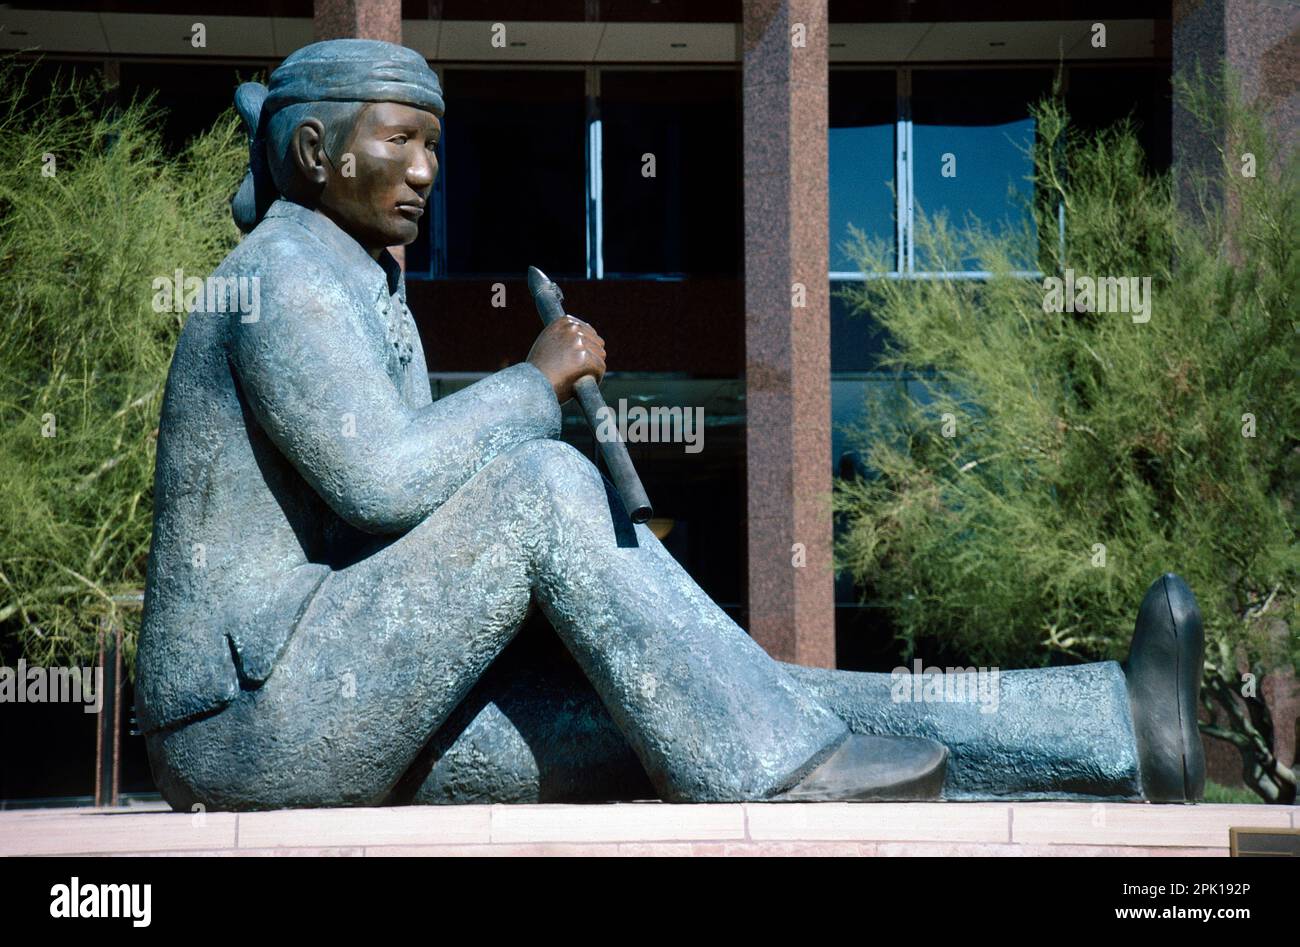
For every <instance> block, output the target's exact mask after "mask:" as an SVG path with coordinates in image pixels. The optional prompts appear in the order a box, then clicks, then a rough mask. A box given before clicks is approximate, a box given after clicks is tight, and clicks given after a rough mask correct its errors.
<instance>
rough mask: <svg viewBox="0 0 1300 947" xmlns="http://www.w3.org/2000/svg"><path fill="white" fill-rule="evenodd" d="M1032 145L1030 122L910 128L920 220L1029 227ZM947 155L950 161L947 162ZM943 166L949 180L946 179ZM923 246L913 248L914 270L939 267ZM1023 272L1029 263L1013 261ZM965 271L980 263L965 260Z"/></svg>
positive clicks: (1001, 227)
mask: <svg viewBox="0 0 1300 947" xmlns="http://www.w3.org/2000/svg"><path fill="white" fill-rule="evenodd" d="M1033 143H1034V120H1033V119H1031V118H1024V119H1020V120H1019V121H1013V122H1003V123H999V124H992V125H920V124H917V125H915V126H913V129H912V148H913V155H914V157H915V161H916V163H915V164H914V165H913V170H912V192H913V195H914V197H915V202H916V210H917V214H918V217H919V215H920V214H921V213H922V212H923V213H924V214H925V215H926V216H928V217H934V216H935V215H936V214H938V213H939V212H940V211H943V212H945V213H946V214H947V217H948V223H949V226H951V227H952V228H954V229H960V228H962V227H964V226H965V224H966V217H967V215H968V214H970V215H973V216H974V217H975V218H976V219H977V220H979V221H980V222H981V223H982V224H983V225H984V226H985V227H988V228H990V229H993V230H1005V229H1007V228H1014V229H1017V230H1018V229H1019V228H1020V227H1021V226H1023V225H1024V224H1025V223H1028V224H1029V225H1030V226H1032V215H1031V214H1030V213H1029V207H1030V206H1031V202H1032V200H1033V196H1034V187H1033V184H1032V183H1031V182H1030V181H1029V180H1027V176H1028V175H1029V174H1030V172H1031V171H1032V170H1033V161H1032V160H1031V158H1030V157H1029V154H1030V153H1029V149H1030V148H1031V147H1032V146H1033ZM945 156H951V157H950V158H948V159H947V160H946V161H945ZM945 163H946V164H947V166H948V169H949V170H950V172H955V173H953V175H952V176H951V177H945V176H944V170H945ZM927 256H928V254H927V253H926V252H925V247H923V246H922V245H921V244H920V243H918V244H917V246H916V269H918V270H931V269H938V268H940V267H939V266H938V265H937V261H934V260H930V259H927ZM1014 262H1015V265H1016V266H1018V267H1021V268H1024V269H1028V268H1030V267H1031V266H1032V263H1033V261H1032V260H1031V259H1027V258H1022V259H1020V260H1016V261H1014ZM959 268H960V269H963V270H976V269H981V268H982V265H981V262H980V261H979V260H977V259H975V258H974V257H966V258H964V259H963V260H961V261H960V263H959Z"/></svg>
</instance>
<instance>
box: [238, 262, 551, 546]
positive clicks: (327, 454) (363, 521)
mask: <svg viewBox="0 0 1300 947" xmlns="http://www.w3.org/2000/svg"><path fill="white" fill-rule="evenodd" d="M304 275H308V274H304ZM266 282H267V281H265V280H264V281H263V283H264V285H265V284H266ZM275 282H276V283H279V284H280V287H281V290H280V292H278V293H274V294H268V293H266V292H264V293H263V297H264V301H263V305H262V310H261V316H260V318H259V319H258V321H256V322H251V323H244V322H241V321H239V317H238V315H235V316H234V317H233V318H232V320H231V323H230V335H229V338H230V346H229V348H230V356H231V364H232V366H233V367H234V370H235V373H236V375H237V376H238V380H239V384H240V387H241V389H242V391H243V394H244V397H245V398H246V400H247V402H248V404H249V406H250V408H251V409H252V412H253V414H254V416H255V417H256V419H257V421H258V423H259V424H260V425H261V426H262V428H263V429H264V430H265V431H266V433H267V435H268V436H269V437H270V438H271V440H272V441H273V442H274V443H275V445H276V446H277V447H278V448H279V449H280V451H281V452H282V453H283V454H284V455H285V457H286V458H288V460H289V461H290V462H291V463H292V464H293V466H294V467H295V468H296V469H297V470H298V471H299V473H301V474H302V476H303V478H304V479H305V480H306V481H307V482H308V483H309V484H310V485H311V486H312V488H313V489H315V490H316V492H317V493H318V494H319V495H320V496H321V497H322V499H324V500H325V502H326V503H328V504H329V505H330V507H331V508H332V509H333V510H334V511H335V512H336V513H338V515H339V516H340V517H342V518H343V519H344V520H346V521H347V522H349V523H351V524H352V525H353V526H356V527H357V528H359V529H362V530H365V531H367V532H371V533H393V532H402V531H405V530H407V529H410V528H411V527H413V526H415V525H416V524H418V523H419V522H420V521H421V520H423V519H424V518H425V517H427V516H428V515H429V514H430V513H432V512H433V511H434V510H436V509H437V508H438V507H439V506H440V505H441V504H442V503H443V502H444V501H446V499H447V498H448V497H450V496H451V494H452V493H454V492H455V491H456V489H457V488H459V487H460V485H461V484H463V483H464V482H465V481H466V480H468V479H469V478H470V477H471V476H472V475H473V474H474V473H475V472H476V471H477V470H479V469H480V468H481V467H482V466H483V465H485V464H486V463H487V462H488V461H489V460H491V459H492V458H493V457H495V456H496V455H497V454H500V453H501V452H502V451H505V450H507V449H508V448H510V447H512V446H514V445H517V444H520V443H523V442H525V441H529V440H535V439H538V438H553V437H556V436H558V434H559V430H560V408H559V405H558V404H557V403H556V400H555V392H554V389H553V388H552V387H551V384H550V382H549V381H548V380H547V379H546V376H544V375H543V374H542V373H541V372H540V371H539V370H538V369H537V368H535V367H534V366H533V365H531V364H529V363H527V362H523V363H520V364H518V365H513V366H511V367H510V368H506V369H503V370H502V371H499V372H497V373H496V374H494V375H490V376H488V377H487V378H484V379H482V380H481V381H479V382H476V383H475V384H473V385H470V386H469V387H468V388H465V389H463V390H461V391H459V392H456V393H455V394H453V395H450V396H448V397H446V398H443V399H441V400H439V401H436V402H433V403H432V404H427V405H423V406H421V407H414V408H413V407H410V406H409V405H407V404H406V403H404V402H403V400H402V398H401V397H400V396H399V394H398V392H397V389H396V388H395V387H394V386H393V384H392V383H391V381H390V380H389V378H388V375H387V373H386V372H385V370H384V368H383V366H382V365H380V364H378V362H377V360H376V358H375V355H374V353H373V350H372V349H371V348H370V347H369V346H368V345H366V344H365V342H364V340H363V339H362V337H361V335H360V334H359V332H358V331H357V329H356V328H355V327H354V326H352V325H351V324H350V323H349V319H350V318H351V317H350V316H349V315H348V312H347V308H346V306H344V305H343V304H342V302H341V299H340V297H339V296H338V295H337V294H336V293H334V292H331V291H330V290H329V286H328V282H327V283H326V284H325V286H322V284H321V283H319V282H317V283H315V285H314V286H312V285H311V284H312V282H313V280H312V279H311V278H310V277H309V278H308V279H304V280H302V281H301V283H300V289H301V291H300V292H293V291H292V287H287V286H285V285H284V280H283V277H281V278H280V279H278V280H276V281H275ZM294 282H295V283H297V282H299V281H298V280H295V281H294ZM302 284H306V285H302ZM268 295H271V298H270V299H266V298H265V297H267V296H268ZM277 296H278V297H279V298H276V297H277ZM331 301H333V302H334V303H335V305H330V303H331Z"/></svg>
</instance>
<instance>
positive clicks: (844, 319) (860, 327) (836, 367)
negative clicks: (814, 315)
mask: <svg viewBox="0 0 1300 947" xmlns="http://www.w3.org/2000/svg"><path fill="white" fill-rule="evenodd" d="M861 286H862V284H861V283H846V282H840V281H838V280H832V281H831V371H832V372H865V371H873V370H875V369H876V368H878V367H879V359H880V356H881V355H882V354H883V353H884V349H885V330H884V329H882V328H881V326H880V323H878V322H877V321H876V319H875V316H874V315H873V314H872V313H870V312H864V311H863V310H860V309H858V308H856V306H855V305H854V303H853V302H852V301H851V300H848V299H845V298H844V296H843V295H842V294H843V292H844V290H845V289H846V288H849V289H852V288H856V287H861Z"/></svg>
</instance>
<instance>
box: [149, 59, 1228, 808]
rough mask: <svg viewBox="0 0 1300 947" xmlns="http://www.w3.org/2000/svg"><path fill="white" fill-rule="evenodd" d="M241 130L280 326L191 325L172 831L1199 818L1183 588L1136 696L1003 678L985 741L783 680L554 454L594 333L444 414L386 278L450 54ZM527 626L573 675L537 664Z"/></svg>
mask: <svg viewBox="0 0 1300 947" xmlns="http://www.w3.org/2000/svg"><path fill="white" fill-rule="evenodd" d="M236 105H237V108H238V109H239V111H240V114H241V115H242V117H243V118H244V120H245V122H246V123H247V125H248V128H249V135H250V169H249V175H248V177H247V178H246V179H245V181H244V184H243V186H242V187H241V189H240V192H239V194H238V195H237V196H236V198H235V200H234V202H233V205H232V207H233V210H234V213H235V217H236V220H237V222H238V223H239V224H240V226H241V228H242V229H243V230H244V231H245V232H246V233H247V236H246V237H245V239H244V240H243V241H242V242H241V243H240V245H239V246H238V247H237V248H236V249H235V250H234V251H233V252H231V254H230V255H229V256H228V257H227V258H226V259H225V261H224V262H223V263H222V264H221V266H220V267H219V268H218V270H217V271H216V273H215V274H214V275H215V276H216V277H223V278H230V277H235V278H242V279H252V280H256V281H257V282H256V285H257V286H258V288H259V292H258V293H256V294H254V296H253V298H255V299H256V300H257V305H256V307H255V309H254V310H250V309H249V308H248V307H244V308H243V309H240V310H237V311H232V312H224V313H212V312H196V313H194V314H193V315H192V316H191V317H190V318H189V320H188V322H187V324H186V325H185V327H184V330H183V332H182V334H181V337H180V341H179V343H178V345H177V348H176V353H175V357H174V359H173V362H172V366H171V371H170V374H169V377H168V381H167V388H166V394H165V397H164V401H163V408H162V419H161V423H160V434H159V439H158V455H157V472H156V479H155V487H154V505H155V511H154V532H153V545H152V548H151V551H150V559H149V576H148V585H147V591H146V597H145V614H144V625H143V629H142V634H141V640H140V646H139V651H138V662H137V695H138V696H137V713H138V718H139V721H140V726H141V729H142V731H143V732H144V733H145V734H146V737H147V742H148V748H149V754H150V761H151V764H152V766H153V771H154V775H155V777H156V779H157V781H158V784H159V786H160V788H161V790H162V793H163V796H164V798H165V799H166V800H167V801H168V802H169V803H171V804H172V805H173V806H175V807H177V808H189V807H191V806H193V805H203V806H206V807H208V808H212V809H254V808H274V807H288V806H345V805H381V804H386V803H402V802H465V801H527V800H534V801H537V800H540V801H565V800H578V799H585V800H590V799H601V798H628V797H637V796H641V797H644V796H648V795H650V794H654V795H656V796H658V797H659V798H661V799H664V800H667V801H674V802H677V801H681V802H715V801H736V800H774V801H788V800H832V799H839V800H867V799H908V798H939V797H944V798H989V797H1016V798H1043V797H1058V798H1059V797H1073V798H1080V797H1089V798H1107V799H1140V798H1146V799H1152V800H1164V801H1183V800H1190V799H1194V798H1195V797H1196V796H1197V794H1198V793H1199V791H1200V787H1201V782H1202V780H1203V763H1202V761H1201V757H1200V755H1199V754H1200V742H1199V736H1198V734H1197V729H1196V713H1195V710H1196V693H1197V687H1198V682H1199V675H1200V649H1201V648H1202V643H1201V641H1202V639H1201V629H1200V619H1199V616H1198V614H1197V612H1196V606H1195V602H1194V600H1193V599H1192V597H1191V593H1190V592H1189V591H1188V590H1187V588H1186V586H1185V585H1184V584H1183V583H1182V582H1181V581H1180V580H1178V579H1177V578H1176V577H1174V576H1165V577H1162V578H1161V579H1159V580H1157V582H1156V584H1155V585H1153V586H1152V590H1151V592H1150V593H1149V594H1148V596H1147V599H1146V601H1145V602H1144V603H1143V605H1142V608H1141V610H1140V612H1139V617H1138V629H1137V633H1136V636H1135V640H1134V645H1133V650H1132V654H1131V656H1130V660H1129V662H1128V663H1127V665H1126V666H1124V667H1121V666H1120V665H1119V664H1116V663H1114V662H1107V663H1101V664H1092V665H1084V666H1081V667H1072V668H1054V669H1043V670H1026V671H1012V672H1007V673H1004V674H1002V675H1001V679H1000V681H998V682H997V684H998V687H999V697H998V702H997V705H996V708H995V709H994V712H991V713H989V712H987V710H988V708H987V707H986V706H984V705H982V704H981V703H978V702H972V701H967V702H951V701H943V700H940V701H926V700H920V701H910V700H909V701H906V702H903V701H899V700H898V699H897V694H896V693H894V690H895V685H896V683H897V682H895V681H891V678H890V676H889V675H877V674H857V673H852V672H842V671H827V670H820V669H810V668H798V667H794V666H791V665H786V664H782V663H780V662H777V661H774V660H772V659H771V658H770V657H769V656H768V655H767V654H766V653H765V652H764V651H763V649H762V648H760V647H759V646H758V645H757V644H755V643H754V642H753V641H752V640H751V639H750V638H749V637H748V636H747V635H746V634H745V632H744V631H743V630H742V629H741V628H740V627H738V626H737V625H736V624H735V623H734V622H732V621H731V620H730V619H729V618H728V617H727V616H726V614H725V613H724V612H723V611H722V610H721V609H720V608H719V607H718V606H717V605H716V604H714V603H713V602H712V601H710V600H709V598H708V597H707V596H706V595H705V594H704V593H703V592H702V591H701V590H700V589H699V587H698V586H696V584H695V583H694V582H693V581H692V580H691V578H690V576H688V575H687V574H686V572H685V571H684V570H683V569H682V568H681V567H680V566H679V565H678V564H677V562H676V561H675V560H674V559H673V557H672V556H671V555H669V554H668V552H667V551H666V550H665V549H664V547H663V546H662V545H661V544H660V543H659V541H658V540H657V539H656V538H655V537H654V535H653V534H652V533H651V531H650V530H649V529H648V528H647V527H646V526H644V525H634V524H633V523H631V521H630V520H629V519H628V518H627V516H626V513H625V511H624V510H623V509H622V506H621V504H620V503H619V501H618V499H617V497H616V496H615V495H613V494H612V493H611V488H610V485H609V483H608V481H607V480H605V479H604V478H603V477H602V476H601V474H600V472H599V471H598V470H597V469H596V468H595V467H594V466H593V465H592V464H591V463H590V462H589V461H588V460H587V459H586V458H585V457H583V456H582V455H581V454H580V453H579V452H578V451H576V450H575V449H573V448H572V447H569V446H567V445H566V444H564V443H562V442H560V441H559V440H557V437H558V434H559V430H560V405H561V404H562V403H563V402H565V401H566V400H567V399H568V398H569V397H570V396H571V395H572V392H573V387H574V384H575V382H576V381H577V380H578V379H579V378H582V377H584V376H588V375H591V376H594V377H596V378H597V379H599V378H600V377H601V376H602V375H603V373H604V371H605V346H604V342H603V341H602V339H601V338H600V336H599V335H598V334H597V333H596V331H595V330H594V329H593V328H592V327H591V326H590V325H588V324H587V323H586V322H583V321H581V320H579V319H576V318H573V317H571V316H569V317H566V318H563V319H560V320H558V321H556V322H554V323H552V324H550V325H548V326H547V327H546V328H545V329H544V330H543V331H542V332H541V334H540V335H539V336H538V338H537V341H536V343H535V344H534V345H533V347H532V351H531V352H529V354H528V357H527V360H526V361H524V362H521V363H519V364H516V365H513V366H511V367H509V368H506V369H503V370H502V371H499V372H497V373H496V374H494V375H491V376H489V377H487V378H485V379H483V380H481V381H479V382H477V383H476V384H474V385H471V386H469V387H468V388H466V389H464V390H462V391H460V392H457V393H456V394H454V395H452V396H450V397H447V398H443V399H441V400H438V401H436V402H435V401H434V400H433V398H432V395H431V390H430V385H429V380H428V376H427V372H426V366H425V361H424V356H423V352H422V348H421V344H420V339H419V336H418V334H417V332H416V328H415V325H414V322H413V320H412V318H411V314H410V312H409V311H408V310H407V308H406V305H405V288H404V285H403V281H402V273H401V270H400V268H399V266H398V265H397V263H396V262H395V261H394V259H393V258H392V256H391V255H390V254H389V253H388V251H387V250H386V249H385V248H386V247H388V246H394V245H400V244H408V243H410V242H411V241H413V240H414V239H415V237H416V234H417V230H418V222H419V219H420V216H421V214H422V213H423V212H424V210H425V208H426V206H427V202H428V200H429V195H430V191H431V188H432V185H433V181H434V176H435V175H436V173H437V171H438V168H437V163H436V160H435V157H434V149H435V144H436V142H437V139H438V136H439V135H440V134H441V123H440V117H441V115H442V114H443V107H444V106H443V98H442V93H441V90H440V88H439V86H438V81H437V78H436V76H435V74H434V73H433V71H432V70H430V69H429V67H428V64H427V63H426V62H425V61H424V59H423V58H422V57H421V56H420V55H418V54H417V53H415V52H413V51H411V50H408V49H404V48H402V47H400V46H394V45H391V44H387V43H380V42H374V41H366V40H334V41H330V42H324V43H316V44H313V45H311V46H308V47H306V48H304V49H301V50H299V51H298V52H296V53H294V54H293V55H291V56H289V57H288V58H287V59H286V60H285V61H284V63H283V64H282V65H281V66H280V67H279V68H278V69H276V70H275V72H274V73H273V75H272V76H271V78H270V82H269V87H264V86H261V85H258V84H245V85H243V86H241V87H240V89H239V90H238V92H237V94H236ZM534 604H535V605H537V606H539V607H540V610H541V612H542V613H544V615H545V617H546V619H548V620H549V623H550V626H551V628H553V629H554V635H552V636H551V640H552V641H558V642H560V643H562V645H563V649H561V650H560V652H559V656H558V657H557V656H556V655H555V654H551V655H549V656H547V657H545V658H540V657H536V656H535V655H531V654H530V653H527V652H524V651H520V650H519V649H520V647H521V646H522V643H517V644H516V645H515V646H511V642H512V640H513V639H515V638H516V637H517V633H518V631H519V629H520V627H521V626H522V625H523V623H524V621H525V618H526V617H527V616H528V615H529V613H530V610H531V609H532V607H533V605H534ZM548 634H549V632H548ZM534 658H536V659H534Z"/></svg>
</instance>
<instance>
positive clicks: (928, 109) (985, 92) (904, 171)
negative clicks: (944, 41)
mask: <svg viewBox="0 0 1300 947" xmlns="http://www.w3.org/2000/svg"><path fill="white" fill-rule="evenodd" d="M1050 80H1051V72H1050V71H1049V70H1046V69H910V68H903V69H898V70H890V71H851V70H834V71H832V73H831V80H830V126H831V127H830V143H829V155H830V226H831V233H830V241H831V248H830V250H831V254H830V258H831V266H830V269H831V279H832V280H843V279H862V278H864V276H865V274H863V273H861V272H859V267H860V261H858V260H854V259H850V257H849V255H848V254H846V253H845V252H844V250H843V244H844V242H845V240H847V239H848V235H849V225H850V224H852V225H854V226H855V227H857V228H858V229H860V230H862V231H864V232H865V233H866V234H867V235H868V236H870V237H874V238H876V239H879V240H883V241H885V243H886V246H887V247H889V248H891V249H892V252H891V253H890V255H889V262H890V263H891V264H892V265H890V266H889V267H888V269H886V268H885V267H883V266H882V267H881V268H880V270H879V273H878V274H873V275H879V274H885V273H888V274H893V275H895V276H897V275H912V274H918V275H919V274H929V273H934V272H938V271H944V272H946V273H947V275H949V276H954V277H961V276H968V277H979V276H981V275H983V274H981V273H979V272H978V271H977V267H978V265H979V264H978V261H976V260H973V259H963V260H958V261H953V262H954V263H955V264H956V266H957V268H956V269H955V270H954V269H953V268H952V267H951V266H949V267H946V268H945V267H944V266H942V265H941V264H940V263H939V261H935V260H930V259H927V257H926V254H925V252H924V250H921V251H918V248H917V247H916V241H915V236H916V221H917V214H918V209H919V210H921V211H924V213H925V214H926V215H929V216H933V215H935V214H936V213H939V212H943V213H944V214H946V216H947V217H948V220H949V222H950V224H951V225H953V226H954V227H961V226H962V225H963V224H964V223H965V222H966V221H967V219H968V216H973V217H974V218H976V219H978V220H979V221H980V222H981V223H982V224H984V225H985V226H986V227H988V228H991V229H995V230H997V229H1003V228H1018V227H1021V226H1023V225H1025V224H1028V225H1029V226H1032V216H1031V214H1030V210H1029V208H1030V204H1031V202H1032V198H1033V187H1032V184H1031V183H1030V182H1029V181H1028V180H1027V176H1028V175H1029V173H1030V171H1031V170H1032V166H1033V161H1032V157H1031V155H1030V153H1029V149H1030V148H1031V146H1032V145H1033V142H1034V123H1033V120H1032V119H1031V118H1030V116H1029V105H1030V103H1032V102H1034V101H1036V100H1037V99H1039V98H1040V97H1041V96H1042V95H1043V94H1045V93H1046V92H1047V91H1048V89H1049V87H1050ZM891 187H892V193H891ZM1023 265H1024V267H1025V268H1026V269H1027V270H1028V269H1032V267H1033V261H1032V260H1030V259H1026V260H1024V261H1023Z"/></svg>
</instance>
